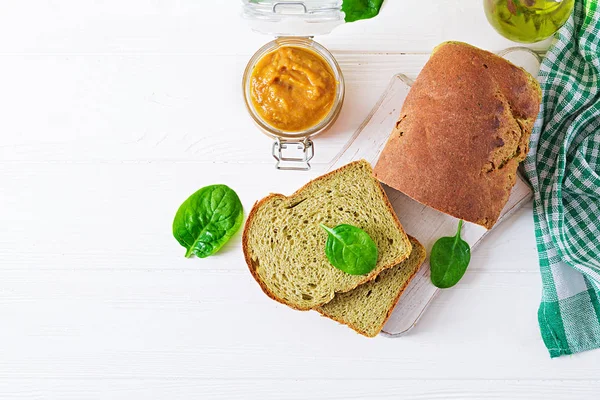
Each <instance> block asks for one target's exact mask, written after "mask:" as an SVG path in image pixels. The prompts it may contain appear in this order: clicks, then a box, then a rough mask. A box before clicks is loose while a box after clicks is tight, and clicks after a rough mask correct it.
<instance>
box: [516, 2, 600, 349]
mask: <svg viewBox="0 0 600 400" xmlns="http://www.w3.org/2000/svg"><path fill="white" fill-rule="evenodd" d="M599 76H600V9H598V4H597V0H577V1H576V2H575V10H574V12H573V15H572V16H571V18H570V19H569V21H568V22H567V24H566V25H565V26H564V27H563V28H561V30H560V31H559V32H558V34H557V37H556V38H555V40H554V42H553V44H552V46H551V48H550V50H549V51H548V54H547V55H546V58H545V59H544V61H543V63H542V66H541V69H540V74H539V81H540V84H541V86H542V91H543V101H542V106H541V110H540V114H539V116H538V119H537V121H536V123H535V126H534V129H533V133H532V135H531V150H530V152H529V155H528V156H527V160H526V161H525V173H526V175H527V178H528V179H529V181H530V183H531V185H532V187H533V191H534V205H533V217H534V223H535V235H536V241H537V247H538V252H539V259H540V268H541V271H542V283H543V290H542V303H541V305H540V308H539V311H538V320H539V324H540V330H541V333H542V338H543V339H544V343H545V344H546V347H547V348H548V350H549V352H550V356H551V357H558V356H561V355H564V354H572V353H577V352H580V351H584V350H590V349H594V348H598V347H600V303H599V301H598V299H599V296H600V87H599V85H600V82H599V79H598V78H599Z"/></svg>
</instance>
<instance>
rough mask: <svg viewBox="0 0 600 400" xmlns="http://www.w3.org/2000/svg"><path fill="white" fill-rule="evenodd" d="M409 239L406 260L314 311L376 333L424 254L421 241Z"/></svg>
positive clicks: (370, 334)
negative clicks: (410, 246) (410, 248)
mask: <svg viewBox="0 0 600 400" xmlns="http://www.w3.org/2000/svg"><path fill="white" fill-rule="evenodd" d="M409 238H410V242H411V244H412V252H411V253H410V256H409V257H408V258H407V259H406V260H404V261H402V262H401V263H400V264H398V265H396V266H395V267H394V268H389V269H386V270H385V271H382V272H381V273H380V274H379V275H377V277H376V278H375V279H374V280H372V281H371V282H367V283H365V284H362V285H360V286H359V287H357V288H356V289H353V290H351V291H349V292H346V293H338V294H336V295H335V297H334V298H333V300H331V301H330V302H329V303H327V304H324V305H322V306H321V307H319V308H317V311H318V312H320V313H321V314H323V315H324V316H326V317H329V318H331V319H333V320H335V321H338V322H340V323H342V324H344V325H348V326H349V327H350V328H352V329H354V330H355V331H356V332H358V333H360V334H361V335H365V336H368V337H374V336H377V334H378V333H379V332H381V330H382V329H383V326H384V325H385V323H386V321H387V320H388V318H389V317H390V315H391V313H392V311H393V310H394V307H395V306H396V303H398V300H399V299H400V295H402V292H403V291H404V289H405V288H406V286H408V283H409V282H410V280H411V279H412V278H413V276H415V274H416V273H417V271H418V270H419V268H420V267H421V265H422V264H423V261H425V257H426V255H427V254H426V251H425V247H423V245H422V244H421V243H419V242H418V241H417V240H416V239H415V238H413V237H411V236H409Z"/></svg>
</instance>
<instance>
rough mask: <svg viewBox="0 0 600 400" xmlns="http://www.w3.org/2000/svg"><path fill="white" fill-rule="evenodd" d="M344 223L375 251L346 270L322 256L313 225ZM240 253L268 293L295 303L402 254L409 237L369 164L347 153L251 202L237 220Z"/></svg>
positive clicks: (357, 280) (301, 305) (329, 292)
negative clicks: (289, 190)
mask: <svg viewBox="0 0 600 400" xmlns="http://www.w3.org/2000/svg"><path fill="white" fill-rule="evenodd" d="M321 223H322V224H325V225H327V226H330V227H335V226H337V225H339V224H350V225H354V226H356V227H359V228H361V229H363V230H365V231H366V232H367V233H368V234H369V235H370V236H371V238H372V239H373V240H374V241H375V243H376V244H377V248H378V250H379V259H378V260H377V265H376V266H375V269H373V271H371V272H370V273H369V274H367V275H360V276H357V275H349V274H346V273H345V272H342V271H340V270H339V269H337V268H335V267H333V266H332V265H331V264H330V263H329V261H328V259H327V257H326V256H325V242H326V240H327V233H326V232H325V231H324V230H323V229H322V228H321V227H320V226H319V224H321ZM242 247H243V250H244V257H245V259H246V263H247V264H248V268H249V269H250V272H251V273H252V276H254V278H255V279H256V281H257V282H258V284H259V285H260V287H261V288H262V290H263V291H264V292H265V293H266V294H267V295H268V296H269V297H271V298H273V299H274V300H277V301H279V302H281V303H284V304H287V305H288V306H290V307H293V308H296V309H299V310H309V309H313V308H315V307H317V306H320V305H322V304H325V303H328V302H329V301H331V299H333V296H335V294H336V293H341V292H347V291H349V290H352V289H354V288H355V287H357V286H358V285H360V284H363V283H365V282H367V281H369V280H371V279H374V278H375V277H376V276H377V275H379V273H380V272H381V271H383V270H384V269H386V268H390V267H393V266H395V265H397V264H398V263H400V262H401V261H403V260H404V259H406V258H407V257H408V256H409V254H410V252H411V244H410V241H409V240H408V237H407V236H406V234H405V233H404V230H403V229H402V225H400V221H398V218H397V217H396V214H395V213H394V210H393V209H392V206H391V204H390V202H389V200H388V198H387V196H386V194H385V192H384V191H383V189H382V188H381V185H380V184H379V181H377V180H376V179H375V178H374V177H373V170H372V168H371V165H370V164H369V163H368V162H367V161H365V160H361V161H355V162H352V163H350V164H347V165H345V166H343V167H341V168H339V169H337V170H335V171H332V172H330V173H328V174H326V175H323V176H321V177H319V178H317V179H315V180H313V181H311V182H309V183H308V184H307V185H305V186H304V187H303V188H301V189H300V190H298V191H297V192H296V193H294V194H293V195H291V196H289V197H287V196H283V195H281V194H271V195H269V196H267V197H265V198H264V199H262V200H260V201H259V202H257V203H256V204H255V205H254V207H253V208H252V211H251V212H250V215H249V216H248V220H247V221H246V225H245V226H244V234H243V238H242Z"/></svg>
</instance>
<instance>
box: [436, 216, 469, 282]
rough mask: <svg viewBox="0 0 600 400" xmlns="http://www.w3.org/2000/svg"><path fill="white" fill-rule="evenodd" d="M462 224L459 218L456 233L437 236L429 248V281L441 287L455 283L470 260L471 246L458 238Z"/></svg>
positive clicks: (463, 272)
mask: <svg viewBox="0 0 600 400" xmlns="http://www.w3.org/2000/svg"><path fill="white" fill-rule="evenodd" d="M462 225H463V221H462V220H460V222H459V223H458V232H456V235H455V236H446V237H443V238H439V239H438V240H437V242H435V244H434V245H433V248H432V249H431V255H430V256H429V264H430V265H431V282H432V283H433V284H434V285H435V286H437V287H439V288H441V289H446V288H449V287H452V286H454V285H456V284H457V283H458V281H460V279H461V278H462V277H463V275H464V274H465V271H466V270H467V267H468V266H469V262H470V261H471V248H470V247H469V244H468V243H467V242H465V241H464V240H462V239H461V238H460V231H461V229H462Z"/></svg>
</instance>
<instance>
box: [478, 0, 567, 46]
mask: <svg viewBox="0 0 600 400" xmlns="http://www.w3.org/2000/svg"><path fill="white" fill-rule="evenodd" d="M483 4H484V9H485V15H486V16H487V19H488V21H489V22H490V24H492V26H493V27H494V29H496V30H497V31H498V32H499V33H500V34H501V35H502V36H504V37H506V38H508V39H510V40H513V41H515V42H521V43H534V42H539V41H540V40H544V39H546V38H548V37H550V36H552V35H553V34H554V33H555V32H556V31H558V29H559V28H560V27H561V26H563V25H564V23H565V22H567V20H568V19H569V16H570V15H571V11H572V10H573V4H574V0H562V1H556V0H484V2H483Z"/></svg>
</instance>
